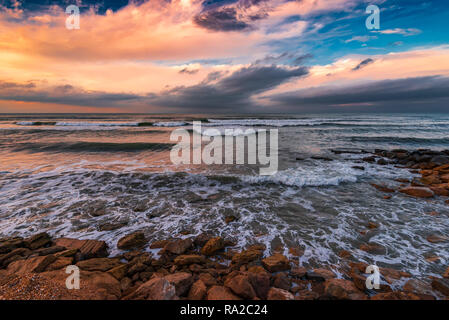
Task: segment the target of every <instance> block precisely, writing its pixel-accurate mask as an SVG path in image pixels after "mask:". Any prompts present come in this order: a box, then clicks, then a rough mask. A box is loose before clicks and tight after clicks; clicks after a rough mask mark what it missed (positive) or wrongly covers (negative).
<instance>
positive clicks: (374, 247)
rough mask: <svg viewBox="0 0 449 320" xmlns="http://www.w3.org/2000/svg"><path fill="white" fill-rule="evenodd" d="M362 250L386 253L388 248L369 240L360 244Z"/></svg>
mask: <svg viewBox="0 0 449 320" xmlns="http://www.w3.org/2000/svg"><path fill="white" fill-rule="evenodd" d="M360 250H362V251H366V252H369V253H372V254H385V253H386V249H385V248H384V247H383V246H382V245H380V244H378V243H375V242H369V243H365V244H362V245H360Z"/></svg>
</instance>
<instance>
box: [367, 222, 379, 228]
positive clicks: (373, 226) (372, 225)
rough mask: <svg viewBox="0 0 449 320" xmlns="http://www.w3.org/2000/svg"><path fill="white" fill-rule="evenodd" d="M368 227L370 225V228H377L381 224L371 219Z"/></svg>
mask: <svg viewBox="0 0 449 320" xmlns="http://www.w3.org/2000/svg"><path fill="white" fill-rule="evenodd" d="M367 227H368V229H377V228H379V225H378V224H376V223H374V222H372V221H370V222H368V225H367Z"/></svg>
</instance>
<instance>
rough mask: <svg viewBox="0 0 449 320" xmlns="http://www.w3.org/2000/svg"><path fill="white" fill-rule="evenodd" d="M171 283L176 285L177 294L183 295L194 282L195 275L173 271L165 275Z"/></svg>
mask: <svg viewBox="0 0 449 320" xmlns="http://www.w3.org/2000/svg"><path fill="white" fill-rule="evenodd" d="M164 278H165V279H166V280H167V281H168V282H170V284H172V285H174V286H175V291H176V295H177V296H178V297H180V296H183V295H184V294H185V293H187V292H188V291H189V288H190V286H191V285H192V283H193V277H192V275H191V274H190V273H187V272H178V273H173V274H170V275H168V276H165V277H164Z"/></svg>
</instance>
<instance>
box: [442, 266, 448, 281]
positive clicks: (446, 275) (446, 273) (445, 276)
mask: <svg viewBox="0 0 449 320" xmlns="http://www.w3.org/2000/svg"><path fill="white" fill-rule="evenodd" d="M443 278H446V279H449V267H447V269H446V271H445V272H444V274H443Z"/></svg>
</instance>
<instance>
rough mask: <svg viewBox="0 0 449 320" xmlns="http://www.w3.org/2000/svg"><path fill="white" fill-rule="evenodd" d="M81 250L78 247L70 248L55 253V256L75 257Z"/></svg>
mask: <svg viewBox="0 0 449 320" xmlns="http://www.w3.org/2000/svg"><path fill="white" fill-rule="evenodd" d="M78 252H79V250H78V249H68V250H63V251H60V252H57V253H55V257H56V258H59V257H73V256H75V255H76V254H77V253H78Z"/></svg>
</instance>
